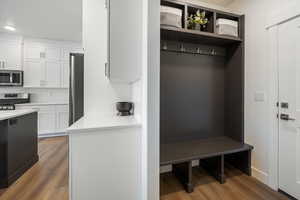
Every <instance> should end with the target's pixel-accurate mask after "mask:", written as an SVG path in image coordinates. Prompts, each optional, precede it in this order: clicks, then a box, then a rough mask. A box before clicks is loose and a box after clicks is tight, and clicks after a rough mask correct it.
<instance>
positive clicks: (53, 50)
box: [45, 47, 61, 61]
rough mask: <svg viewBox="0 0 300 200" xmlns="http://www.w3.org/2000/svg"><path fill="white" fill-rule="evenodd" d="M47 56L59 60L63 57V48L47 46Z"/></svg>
mask: <svg viewBox="0 0 300 200" xmlns="http://www.w3.org/2000/svg"><path fill="white" fill-rule="evenodd" d="M45 58H46V59H47V60H52V61H53V60H54V61H59V60H60V59H61V48H59V47H46V50H45Z"/></svg>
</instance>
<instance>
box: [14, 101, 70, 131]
mask: <svg viewBox="0 0 300 200" xmlns="http://www.w3.org/2000/svg"><path fill="white" fill-rule="evenodd" d="M16 108H17V109H26V108H27V109H28V108H30V109H36V110H37V111H38V134H39V136H46V135H55V134H61V133H65V132H66V129H67V128H68V125H69V106H68V105H40V106H29V105H17V106H16Z"/></svg>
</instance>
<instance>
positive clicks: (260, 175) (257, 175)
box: [252, 167, 269, 185]
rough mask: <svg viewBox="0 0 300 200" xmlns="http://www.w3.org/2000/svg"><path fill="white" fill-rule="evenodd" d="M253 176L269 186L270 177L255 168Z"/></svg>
mask: <svg viewBox="0 0 300 200" xmlns="http://www.w3.org/2000/svg"><path fill="white" fill-rule="evenodd" d="M252 176H253V177H254V178H256V179H257V180H259V181H260V182H262V183H264V184H266V185H268V184H269V181H268V180H269V175H268V174H267V173H265V172H263V171H261V170H259V169H256V168H255V167H252Z"/></svg>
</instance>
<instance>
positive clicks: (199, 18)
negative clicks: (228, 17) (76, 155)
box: [188, 10, 208, 29]
mask: <svg viewBox="0 0 300 200" xmlns="http://www.w3.org/2000/svg"><path fill="white" fill-rule="evenodd" d="M207 23H208V19H207V18H206V12H205V11H202V12H201V11H200V10H197V12H196V14H194V15H193V14H191V15H190V16H189V17H188V28H189V29H196V27H197V26H200V28H205V27H206V24H207Z"/></svg>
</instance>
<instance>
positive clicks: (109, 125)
mask: <svg viewBox="0 0 300 200" xmlns="http://www.w3.org/2000/svg"><path fill="white" fill-rule="evenodd" d="M139 126H141V123H140V122H139V121H138V120H136V119H135V118H134V117H133V116H129V117H120V116H112V115H105V116H84V117H82V118H81V119H79V120H78V121H77V122H75V123H74V124H73V125H72V126H70V127H69V128H68V129H67V132H68V133H69V134H72V133H85V132H92V131H97V130H110V129H120V128H129V127H139Z"/></svg>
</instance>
